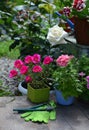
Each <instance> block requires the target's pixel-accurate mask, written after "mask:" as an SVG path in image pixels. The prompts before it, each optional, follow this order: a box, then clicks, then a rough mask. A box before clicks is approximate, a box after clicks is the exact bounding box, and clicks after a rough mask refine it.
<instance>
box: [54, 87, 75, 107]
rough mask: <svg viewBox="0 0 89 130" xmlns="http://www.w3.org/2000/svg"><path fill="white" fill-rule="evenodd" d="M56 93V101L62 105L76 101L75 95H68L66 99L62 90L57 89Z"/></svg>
mask: <svg viewBox="0 0 89 130" xmlns="http://www.w3.org/2000/svg"><path fill="white" fill-rule="evenodd" d="M55 95H56V101H57V103H58V104H60V105H71V104H73V102H74V97H68V98H67V99H65V98H64V97H63V95H62V92H61V91H59V90H57V89H56V90H55Z"/></svg>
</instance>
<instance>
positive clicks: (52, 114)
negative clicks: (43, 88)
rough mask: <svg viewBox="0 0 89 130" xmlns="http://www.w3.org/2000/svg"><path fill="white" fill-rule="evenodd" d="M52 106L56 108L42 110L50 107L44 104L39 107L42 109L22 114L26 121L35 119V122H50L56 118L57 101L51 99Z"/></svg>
mask: <svg viewBox="0 0 89 130" xmlns="http://www.w3.org/2000/svg"><path fill="white" fill-rule="evenodd" d="M50 106H51V107H53V108H54V109H53V110H51V111H42V109H45V108H48V105H44V106H41V107H39V109H41V111H40V110H39V111H37V110H36V111H35V110H34V111H28V112H25V113H23V114H21V117H22V118H24V120H25V121H30V120H31V121H33V122H44V123H48V121H49V120H55V119H56V111H55V107H56V105H55V103H54V102H53V101H50Z"/></svg>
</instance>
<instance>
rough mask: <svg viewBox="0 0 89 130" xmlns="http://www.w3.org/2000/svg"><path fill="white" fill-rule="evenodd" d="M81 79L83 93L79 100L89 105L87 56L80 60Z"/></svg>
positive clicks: (88, 60)
mask: <svg viewBox="0 0 89 130" xmlns="http://www.w3.org/2000/svg"><path fill="white" fill-rule="evenodd" d="M79 79H80V81H81V82H80V83H81V85H82V90H83V92H82V93H81V95H80V96H79V98H78V99H79V100H80V101H82V102H84V103H88V104H89V57H88V56H87V55H83V56H82V57H80V58H79Z"/></svg>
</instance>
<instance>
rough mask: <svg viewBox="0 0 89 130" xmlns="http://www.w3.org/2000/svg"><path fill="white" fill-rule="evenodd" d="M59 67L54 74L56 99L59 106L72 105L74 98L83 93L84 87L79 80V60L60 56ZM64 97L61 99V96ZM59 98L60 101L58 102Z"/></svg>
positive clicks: (70, 56)
mask: <svg viewBox="0 0 89 130" xmlns="http://www.w3.org/2000/svg"><path fill="white" fill-rule="evenodd" d="M56 64H57V67H56V69H55V71H54V72H53V79H54V87H55V89H56V99H57V102H58V103H59V104H62V105H70V104H72V103H73V101H74V97H78V96H79V95H80V93H81V92H82V85H81V84H80V80H79V79H78V65H77V59H76V58H75V57H74V56H72V55H67V54H64V55H60V56H59V57H58V58H57V60H56ZM58 93H59V94H60V95H62V97H61V98H60V97H59V95H57V94H58ZM58 98H59V100H58Z"/></svg>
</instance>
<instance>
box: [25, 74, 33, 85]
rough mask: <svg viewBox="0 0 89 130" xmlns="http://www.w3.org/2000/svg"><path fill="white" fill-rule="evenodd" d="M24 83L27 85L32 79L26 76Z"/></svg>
mask: <svg viewBox="0 0 89 130" xmlns="http://www.w3.org/2000/svg"><path fill="white" fill-rule="evenodd" d="M25 81H26V82H27V83H29V82H32V77H31V76H30V75H28V76H26V78H25Z"/></svg>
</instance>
